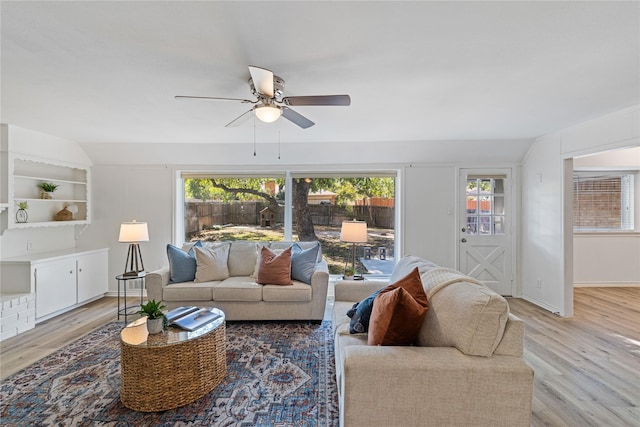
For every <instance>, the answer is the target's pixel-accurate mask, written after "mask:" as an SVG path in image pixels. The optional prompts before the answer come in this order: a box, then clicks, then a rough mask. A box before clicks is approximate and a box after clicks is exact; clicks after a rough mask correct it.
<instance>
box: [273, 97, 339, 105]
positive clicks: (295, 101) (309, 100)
mask: <svg viewBox="0 0 640 427" xmlns="http://www.w3.org/2000/svg"><path fill="white" fill-rule="evenodd" d="M282 102H284V103H285V104H287V105H351V97H350V96H349V95H318V96H287V97H285V98H283V99H282Z"/></svg>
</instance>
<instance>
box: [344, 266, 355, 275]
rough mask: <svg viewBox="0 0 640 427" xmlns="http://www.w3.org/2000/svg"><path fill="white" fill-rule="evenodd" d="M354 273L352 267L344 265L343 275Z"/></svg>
mask: <svg viewBox="0 0 640 427" xmlns="http://www.w3.org/2000/svg"><path fill="white" fill-rule="evenodd" d="M354 274H355V270H354V269H353V267H345V269H344V275H345V276H353V275H354Z"/></svg>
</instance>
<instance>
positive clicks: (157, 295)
mask: <svg viewBox="0 0 640 427" xmlns="http://www.w3.org/2000/svg"><path fill="white" fill-rule="evenodd" d="M169 278H170V276H169V267H168V266H167V267H163V268H161V269H159V270H156V271H152V272H151V273H147V275H146V276H145V278H144V284H145V286H146V287H147V298H148V299H149V300H152V299H153V300H156V301H162V288H164V287H165V286H167V285H168V284H169Z"/></svg>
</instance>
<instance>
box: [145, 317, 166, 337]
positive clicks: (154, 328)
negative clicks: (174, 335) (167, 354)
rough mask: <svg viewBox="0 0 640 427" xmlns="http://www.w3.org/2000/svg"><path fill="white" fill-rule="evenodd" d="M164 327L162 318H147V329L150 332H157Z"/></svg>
mask: <svg viewBox="0 0 640 427" xmlns="http://www.w3.org/2000/svg"><path fill="white" fill-rule="evenodd" d="M163 329H164V318H163V317H159V318H157V319H149V318H147V330H148V331H149V333H150V334H159V333H160V332H162V330H163Z"/></svg>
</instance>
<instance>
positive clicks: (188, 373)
mask: <svg viewBox="0 0 640 427" xmlns="http://www.w3.org/2000/svg"><path fill="white" fill-rule="evenodd" d="M211 311H213V312H215V313H217V314H219V315H220V318H218V319H216V320H214V321H213V322H211V323H209V324H206V325H204V326H202V327H200V328H198V329H196V330H195V331H192V332H188V331H184V330H182V329H179V328H175V327H169V329H168V330H166V331H164V332H162V333H159V334H155V335H148V333H147V323H146V322H147V318H146V317H143V318H141V319H138V320H136V321H135V322H132V323H130V324H128V325H127V326H126V327H125V328H124V329H123V330H122V333H121V334H120V348H121V353H120V354H121V356H120V357H121V370H122V386H121V389H120V400H121V401H122V403H123V404H124V406H126V407H127V408H129V409H133V410H135V411H141V412H157V411H166V410H168V409H173V408H177V407H179V406H183V405H186V404H188V403H191V402H193V401H195V400H197V399H199V398H201V397H202V396H204V395H205V394H207V393H209V392H210V391H211V390H213V389H214V388H215V387H216V386H217V385H218V384H220V383H221V382H222V380H223V379H224V377H225V375H226V373H227V359H226V348H225V318H224V313H223V312H222V310H219V309H217V308H211Z"/></svg>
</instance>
